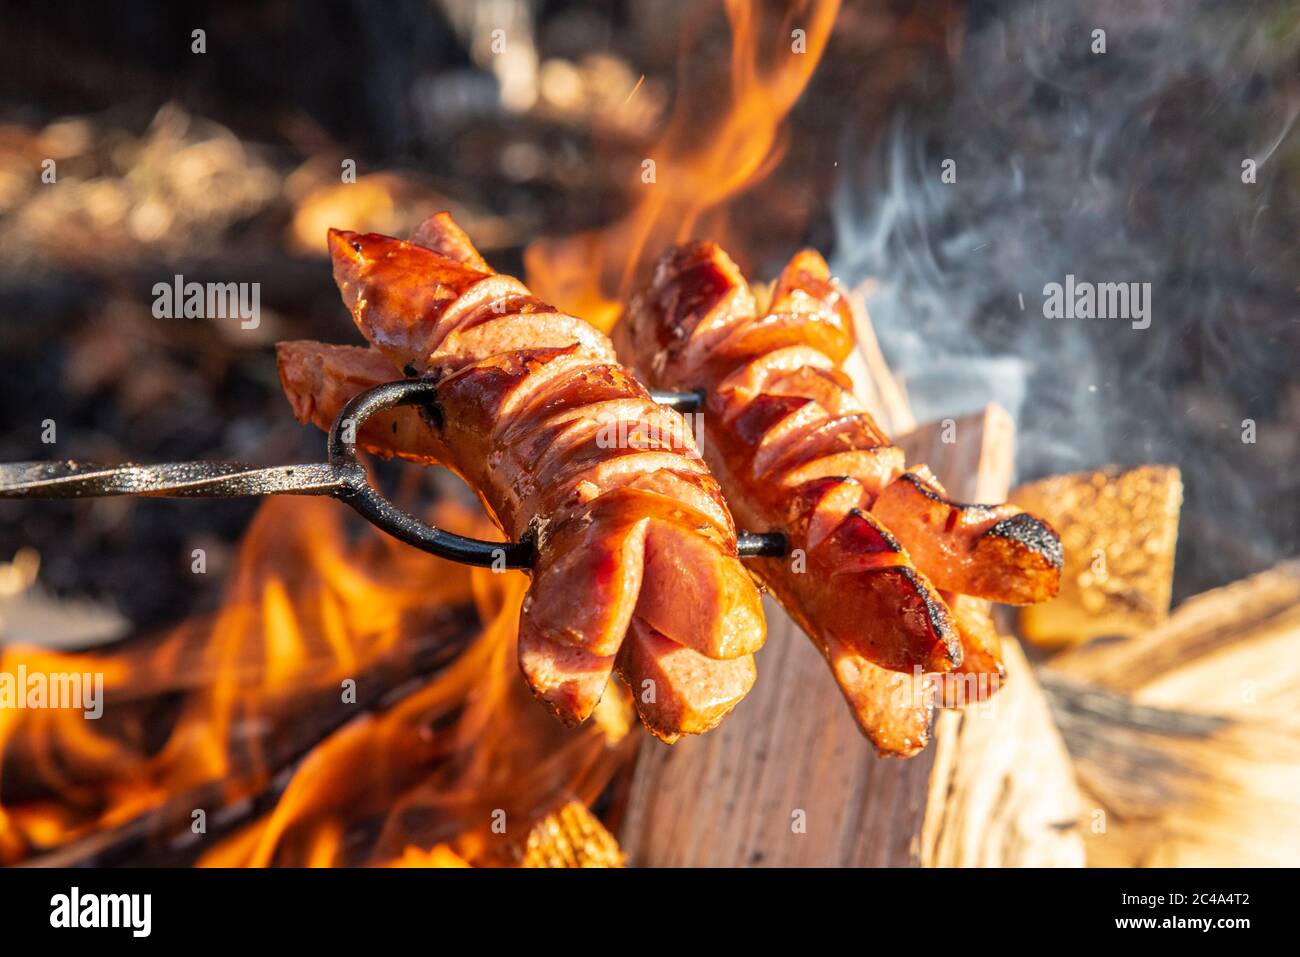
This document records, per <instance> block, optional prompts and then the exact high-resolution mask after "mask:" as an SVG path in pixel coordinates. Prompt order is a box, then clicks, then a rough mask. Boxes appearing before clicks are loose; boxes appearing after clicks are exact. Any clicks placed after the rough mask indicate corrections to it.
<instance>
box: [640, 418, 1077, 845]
mask: <svg viewBox="0 0 1300 957" xmlns="http://www.w3.org/2000/svg"><path fill="white" fill-rule="evenodd" d="M882 419H884V420H885V421H892V419H891V418H890V417H888V416H883V415H882ZM1013 433H1014V427H1013V424H1012V421H1011V418H1010V416H1009V415H1008V414H1007V413H1006V412H1005V411H1003V410H1002V409H1000V408H997V407H989V408H988V409H985V410H984V411H983V412H980V413H977V414H974V415H969V416H964V417H961V418H958V419H956V420H955V422H954V423H953V426H952V427H951V428H948V429H945V427H944V423H936V424H933V425H928V426H925V427H923V428H922V429H919V430H917V431H915V432H914V433H912V434H911V435H908V436H904V437H902V438H901V439H900V440H899V444H900V445H901V446H903V447H904V449H905V450H906V451H907V453H908V460H909V461H915V462H921V461H925V462H928V463H929V465H930V466H931V468H932V469H934V471H935V473H936V474H937V475H938V477H939V479H940V480H941V481H942V482H944V483H945V485H946V486H947V488H948V490H949V492H950V493H951V494H952V495H953V496H955V497H956V498H958V499H962V500H966V501H977V500H984V501H1001V500H1002V498H1003V496H1004V495H1005V494H1006V490H1007V486H1008V484H1009V481H1010V477H1011V469H1012V455H1013ZM945 438H952V439H953V440H954V441H951V442H948V441H945ZM765 611H766V612H767V620H768V641H767V645H766V647H765V648H764V650H763V651H762V652H761V653H760V655H759V681H758V683H757V684H756V685H755V687H754V690H753V691H752V692H751V693H750V695H749V697H748V698H746V699H745V701H743V702H742V703H741V704H740V705H739V706H738V707H737V708H736V710H735V712H734V713H733V714H732V715H730V716H729V717H728V719H727V720H726V721H724V722H723V723H722V725H721V727H719V728H718V729H717V730H715V731H713V732H711V733H710V734H708V735H705V736H704V737H702V738H691V739H683V740H682V741H679V742H678V743H677V744H675V745H673V746H672V747H665V746H664V745H662V744H660V743H659V742H657V741H653V740H646V741H645V742H644V743H643V744H642V747H641V751H640V754H639V757H638V761H637V765H636V767H635V770H634V772H633V778H632V782H631V784H630V788H629V793H628V797H627V801H626V806H625V808H624V809H623V811H622V813H621V815H620V817H621V822H620V823H621V828H620V837H621V841H622V843H623V846H624V849H625V850H626V851H627V853H628V857H629V860H630V861H631V863H633V864H637V865H649V866H753V865H773V866H801V865H808V866H903V865H916V864H921V863H924V864H992V863H1010V864H1048V863H1053V864H1065V863H1068V864H1077V863H1081V862H1082V857H1083V854H1082V844H1081V842H1080V840H1079V838H1078V836H1077V835H1076V834H1074V833H1073V832H1072V831H1071V830H1069V829H1068V827H1063V826H1062V822H1065V823H1066V824H1067V825H1072V824H1073V821H1074V818H1075V816H1076V815H1077V813H1078V796H1077V793H1076V792H1075V791H1074V787H1073V781H1072V777H1071V772H1070V768H1069V760H1068V757H1067V756H1066V754H1065V751H1064V748H1063V746H1062V745H1061V743H1060V739H1059V736H1058V735H1057V733H1056V731H1055V729H1054V727H1053V726H1052V724H1051V720H1050V717H1049V714H1048V710H1047V707H1046V705H1045V704H1044V703H1043V701H1042V697H1041V692H1040V691H1039V690H1038V688H1037V684H1036V683H1035V681H1034V678H1033V675H1032V673H1031V672H1030V670H1029V668H1028V666H1027V665H1026V664H1025V663H1024V661H1023V658H1021V657H1020V656H1019V655H1018V653H1016V649H1014V648H1012V649H1010V651H1011V657H1010V659H1009V660H1010V663H1011V669H1012V674H1011V677H1010V680H1009V681H1008V683H1007V686H1006V687H1005V688H1003V689H1002V690H1001V691H1000V692H999V694H998V695H997V696H996V697H995V698H994V701H995V702H996V701H999V700H1001V704H999V705H997V706H996V707H995V706H994V705H992V704H990V705H989V706H988V709H989V710H988V715H986V716H984V717H983V718H981V719H975V718H966V717H964V716H961V715H957V714H955V713H952V714H945V715H943V716H942V717H941V719H940V721H939V723H938V728H937V734H936V738H937V741H936V743H935V744H934V745H932V746H931V747H930V748H929V749H927V750H926V751H924V752H922V753H921V754H920V755H918V756H917V757H915V758H911V759H909V760H890V759H882V758H877V757H876V756H875V754H874V752H873V751H872V749H871V746H870V745H869V744H868V743H867V741H866V740H865V739H864V738H863V737H862V735H861V733H860V732H859V731H858V728H857V725H856V724H855V722H854V721H853V718H852V717H851V715H850V714H849V710H848V708H847V707H846V705H845V703H844V701H843V699H842V698H841V696H840V693H839V691H838V689H837V688H836V687H835V683H834V681H833V680H832V678H831V676H830V675H829V674H828V673H827V670H826V665H825V662H824V661H823V659H822V657H821V655H820V654H819V653H818V652H817V650H816V649H815V648H814V647H813V645H812V643H811V642H810V641H809V640H808V639H807V637H806V636H805V635H804V634H803V632H802V631H801V630H800V629H799V628H798V626H797V625H795V624H794V623H793V622H792V621H791V620H790V619H789V617H788V616H786V615H785V613H784V612H782V611H781V610H780V609H779V608H778V607H777V606H776V604H775V603H774V602H771V601H769V602H768V603H767V606H766V608H765ZM1002 699H1004V700H1002Z"/></svg>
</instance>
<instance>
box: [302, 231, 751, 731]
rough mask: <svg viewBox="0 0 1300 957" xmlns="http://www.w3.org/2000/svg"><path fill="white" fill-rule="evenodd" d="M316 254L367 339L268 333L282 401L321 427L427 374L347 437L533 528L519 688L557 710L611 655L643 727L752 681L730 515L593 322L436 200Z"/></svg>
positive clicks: (709, 716)
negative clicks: (429, 385) (438, 210)
mask: <svg viewBox="0 0 1300 957" xmlns="http://www.w3.org/2000/svg"><path fill="white" fill-rule="evenodd" d="M330 252H331V256H332V258H333V262H334V275H335V280H336V281H337V283H338V286H339V290H340V292H341V293H342V295H343V300H344V302H345V303H346V304H347V306H348V308H349V309H350V310H351V312H352V315H353V319H354V320H355V322H356V324H357V327H358V328H359V329H360V330H361V332H362V334H363V335H364V336H365V337H366V339H367V340H369V342H370V344H371V347H372V348H371V349H361V348H355V347H347V346H328V345H323V344H321V343H314V342H290V343H281V344H280V348H279V362H280V375H281V381H282V384H283V385H284V389H285V392H286V394H287V395H288V396H289V398H290V401H291V403H292V404H293V407H294V411H295V414H296V415H297V416H298V418H299V419H300V420H302V421H311V422H314V423H316V424H317V425H318V426H321V427H322V428H325V427H328V424H329V423H330V422H331V421H332V420H333V418H334V417H335V416H336V415H337V414H338V411H339V409H340V408H341V407H342V405H343V404H344V403H345V402H346V401H347V400H348V399H349V398H351V397H352V396H353V395H356V394H357V393H359V392H361V391H363V390H364V389H366V388H369V387H370V386H372V385H376V384H378V383H380V382H383V381H388V380H389V379H392V378H396V377H398V376H399V375H401V374H405V375H423V376H428V377H432V378H434V379H436V380H437V381H438V383H439V387H438V392H437V402H436V407H435V408H434V409H433V411H432V413H431V414H427V415H423V416H422V415H421V413H419V412H417V411H416V410H414V409H400V410H395V411H393V412H390V413H387V414H385V415H382V416H376V417H375V418H373V419H372V420H371V421H370V422H368V423H367V426H366V428H365V430H364V432H363V434H362V435H360V436H359V437H358V439H359V441H360V443H361V444H362V445H363V446H364V447H366V448H368V449H370V450H371V451H375V452H378V453H380V454H384V455H394V454H396V455H400V456H403V457H405V458H409V459H412V460H415V461H422V462H438V463H440V464H443V465H445V466H447V467H449V468H451V469H453V470H454V471H456V472H457V473H458V474H460V475H461V476H462V477H463V478H464V479H465V480H466V481H467V483H468V484H469V485H470V486H471V487H472V488H474V489H475V490H476V492H477V493H478V494H479V496H480V497H481V499H482V500H483V502H484V505H485V506H486V507H487V509H488V511H489V512H490V514H491V515H492V516H493V518H494V519H495V520H496V522H497V523H498V525H499V526H500V527H501V529H502V531H503V532H504V533H505V534H506V535H507V536H509V537H511V538H514V539H518V538H520V537H522V536H523V535H525V534H526V533H528V534H532V535H534V536H535V538H536V541H537V555H538V557H537V561H536V565H535V567H534V569H533V570H532V578H533V581H532V584H531V587H530V589H529V592H528V595H527V596H526V598H525V601H524V606H523V611H522V614H521V620H520V626H519V661H520V667H521V669H522V671H523V673H524V675H525V677H526V679H527V680H528V682H529V684H530V686H531V687H532V688H533V691H534V692H535V693H536V694H537V695H538V697H539V698H541V699H542V700H543V701H544V702H545V703H546V704H547V705H548V707H550V708H551V709H552V710H553V711H554V713H555V714H556V715H557V716H558V717H560V718H561V719H562V720H564V721H565V722H566V723H570V724H576V723H578V722H581V721H583V720H585V719H586V717H587V716H588V715H590V713H591V711H592V709H593V708H594V707H595V705H596V703H597V701H599V699H600V696H601V694H602V692H603V690H604V687H605V683H606V682H607V680H608V679H609V676H610V673H611V671H612V670H613V669H614V668H615V667H616V666H617V667H618V668H619V669H620V671H621V672H622V673H623V674H624V675H625V677H626V678H627V680H628V681H629V683H631V684H632V685H633V688H634V691H638V690H639V686H641V685H645V683H646V682H650V685H649V688H650V693H648V694H644V693H638V694H636V695H635V700H636V702H637V707H638V709H639V710H640V712H641V715H642V718H643V720H644V721H645V723H646V725H647V726H648V727H650V728H651V730H652V731H654V732H655V733H656V734H658V735H660V736H661V737H663V738H665V739H668V740H671V739H674V738H675V737H676V736H678V735H680V734H684V733H686V734H689V733H699V732H702V731H707V730H709V728H711V727H713V726H715V725H716V724H717V723H718V722H719V721H720V720H721V719H722V718H723V717H724V716H725V715H726V714H727V712H729V711H730V710H731V708H732V707H734V706H735V705H736V703H738V702H739V701H740V699H741V698H742V697H743V696H744V695H745V693H746V692H748V690H749V688H750V687H751V686H752V684H753V680H754V664H753V659H752V655H753V653H754V652H755V651H757V650H758V648H759V647H761V645H762V643H763V639H764V636H765V629H764V623H763V618H762V611H761V608H760V604H759V597H758V591H757V587H756V585H755V584H754V582H753V580H752V579H751V577H750V576H749V574H748V572H747V571H746V570H745V568H744V567H743V565H742V564H741V562H740V561H739V559H738V558H737V557H736V535H735V526H734V523H733V521H732V518H731V514H730V512H729V511H728V509H727V506H726V504H725V502H724V501H723V499H722V495H721V492H720V490H719V489H718V486H717V483H716V482H715V481H714V479H713V478H712V476H711V475H709V473H708V469H707V467H706V466H705V465H704V462H703V460H702V459H701V457H700V455H699V453H698V451H697V450H696V448H695V445H694V440H693V437H692V436H691V434H690V431H689V430H688V429H687V428H686V427H685V425H684V423H683V422H682V420H681V417H680V416H678V415H677V414H676V413H674V412H671V411H670V410H667V409H664V408H662V407H660V406H658V405H657V404H656V403H655V402H654V401H653V400H652V399H651V398H650V396H649V394H648V393H647V392H646V390H645V388H644V387H643V386H642V385H641V384H640V383H639V382H637V380H635V379H634V378H633V377H632V376H631V375H630V374H629V373H628V372H627V371H626V370H625V369H623V368H622V367H621V366H619V365H618V363H617V361H616V360H615V358H614V353H613V350H612V348H611V346H610V344H609V341H608V339H607V338H606V337H605V336H604V335H602V334H601V333H600V332H599V331H598V330H596V329H595V328H594V327H592V326H590V325H588V324H587V323H585V322H583V321H582V320H580V319H577V318H575V317H573V316H567V315H564V314H563V313H560V312H557V311H556V310H554V309H553V308H552V307H550V306H548V305H546V304H545V303H543V302H541V301H540V300H538V299H536V298H535V297H534V296H532V294H531V293H530V292H529V290H528V289H527V288H526V287H525V286H524V285H523V284H522V283H520V282H519V281H518V280H517V279H514V278H512V277H509V276H502V275H498V274H496V273H494V272H492V270H491V269H490V267H488V266H487V264H486V262H484V260H483V259H482V257H481V256H479V254H478V252H477V251H476V250H475V249H474V247H473V245H472V244H471V243H470V241H469V239H468V237H467V236H465V234H464V233H463V232H462V231H461V230H460V229H459V227H457V226H456V225H455V223H454V222H452V220H451V218H450V217H449V216H447V215H446V214H439V215H438V216H435V217H432V218H431V219H429V220H427V221H426V222H425V223H423V224H421V226H420V227H419V228H418V229H417V230H416V232H415V234H414V236H413V241H412V242H402V241H400V240H397V239H392V238H390V237H386V236H380V235H376V234H356V233H348V232H342V231H338V230H331V232H330ZM611 436H612V437H615V439H616V441H612V442H611ZM683 702H687V703H688V704H689V705H690V706H687V707H683V705H682V703H683Z"/></svg>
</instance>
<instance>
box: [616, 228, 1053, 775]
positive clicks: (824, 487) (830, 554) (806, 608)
mask: <svg viewBox="0 0 1300 957" xmlns="http://www.w3.org/2000/svg"><path fill="white" fill-rule="evenodd" d="M853 336H854V333H853V319H852V313H851V311H850V309H849V308H848V305H847V302H846V301H845V299H844V296H843V295H842V294H841V292H840V289H839V287H838V285H837V284H836V283H835V281H834V280H833V279H832V278H831V276H830V272H829V270H828V269H827V266H826V263H825V261H824V260H823V259H822V258H821V256H819V255H818V254H817V253H815V252H812V251H804V252H801V253H799V254H797V255H796V256H795V257H794V259H793V260H792V261H791V262H790V264H789V265H788V266H787V267H786V268H785V270H784V271H783V272H782V273H781V276H780V278H779V279H778V280H777V282H776V284H775V286H774V288H773V290H772V293H771V298H770V302H769V304H768V305H767V307H766V308H765V309H761V310H760V309H759V308H758V305H757V303H756V301H755V298H754V295H753V293H752V292H751V291H750V288H749V286H748V285H747V284H746V283H745V280H744V279H743V278H742V276H741V275H740V272H739V270H738V269H737V268H736V265H735V263H733V262H732V261H731V259H730V258H729V257H728V256H727V255H726V254H725V253H724V252H722V250H721V249H719V248H718V247H717V246H716V245H714V244H711V243H695V244H691V245H687V246H683V247H680V248H678V249H675V250H672V251H670V252H669V253H668V254H667V255H665V256H664V258H663V259H662V260H661V261H660V262H659V264H658V266H657V268H656V270H655V273H654V276H653V279H652V281H651V283H650V285H649V287H648V288H647V289H646V290H645V291H644V292H643V293H642V294H640V295H639V296H637V297H636V298H635V299H633V301H632V302H631V304H630V305H629V308H628V310H627V314H626V315H625V317H624V318H623V320H622V321H621V322H620V323H619V325H618V326H617V327H616V329H615V333H614V340H615V344H616V345H617V347H618V350H619V354H620V356H621V357H622V358H624V359H625V360H627V361H630V362H631V363H632V364H633V366H634V367H635V368H636V369H637V370H638V371H639V372H640V373H641V374H642V375H643V377H644V378H646V380H647V381H649V382H650V384H651V385H653V386H655V387H659V388H668V389H692V390H702V391H703V392H704V394H705V395H706V397H707V402H706V416H705V442H704V455H705V458H706V460H707V461H708V463H709V465H710V467H711V469H712V470H713V473H714V475H716V476H717V478H718V481H719V482H720V483H721V485H722V488H723V491H724V492H725V493H726V495H727V499H728V502H729V503H730V505H731V507H732V510H733V512H734V514H735V516H736V518H737V520H738V521H739V522H740V523H741V524H742V525H743V526H745V527H747V528H751V529H755V530H780V531H782V532H784V533H785V534H786V535H787V537H788V538H789V540H790V544H791V548H792V552H791V555H790V556H789V557H787V558H781V559H775V558H769V559H763V560H761V561H759V562H756V563H755V564H756V568H757V570H758V571H759V573H760V575H761V577H762V578H763V579H764V581H765V582H766V583H767V584H768V586H769V587H770V588H771V590H772V592H773V593H774V594H775V595H776V597H777V598H778V599H779V600H780V602H781V603H782V605H783V606H784V607H785V608H786V609H787V610H788V611H789V612H790V614H791V615H792V616H793V617H794V618H795V620H796V621H798V622H799V623H800V625H801V626H802V627H803V628H804V630H805V631H807V632H808V634H809V636H810V637H811V638H812V639H813V641H814V642H815V643H816V644H817V646H818V647H819V648H820V649H821V651H822V653H823V655H824V656H825V657H826V659H827V661H828V663H829V664H830V666H831V669H832V671H833V672H834V674H835V677H836V680H837V682H838V683H839V685H840V687H841V690H843V692H844V694H845V697H846V698H847V699H848V701H849V704H850V706H851V707H852V709H853V712H854V715H855V716H856V717H857V719H858V722H859V724H860V725H861V726H862V728H863V731H864V732H865V733H866V734H867V735H868V737H869V738H870V739H871V740H872V741H873V743H874V744H875V745H876V747H877V748H879V749H880V750H881V751H883V752H886V753H892V754H911V753H915V752H916V751H917V750H919V749H920V748H921V747H923V746H924V744H925V742H926V740H927V736H928V728H929V719H930V709H931V708H932V706H933V701H934V698H935V697H936V696H935V695H934V694H933V693H931V689H930V685H931V684H933V683H934V682H933V676H934V675H935V674H942V673H945V672H951V671H954V670H955V671H958V672H960V671H962V670H963V669H969V668H971V667H978V668H981V669H988V668H992V669H995V671H996V670H1000V657H999V649H997V648H996V647H995V645H996V633H993V637H992V638H990V637H989V635H990V633H991V623H988V626H987V627H986V618H987V613H986V612H985V611H984V609H983V608H982V606H981V605H980V604H979V603H975V604H966V603H963V604H962V607H961V613H960V614H958V615H954V612H953V609H951V608H950V607H949V605H948V603H947V602H945V601H944V598H943V597H942V595H941V594H940V592H939V590H938V589H940V588H943V589H947V590H949V591H952V592H962V593H965V594H969V595H976V596H979V597H981V598H988V599H995V600H998V601H1011V602H1026V601H1037V600H1042V599H1043V598H1045V597H1050V596H1051V595H1052V594H1054V593H1055V591H1056V586H1057V582H1058V579H1059V573H1060V543H1059V541H1058V540H1057V539H1056V536H1055V534H1054V533H1053V532H1052V531H1051V529H1050V528H1048V527H1047V526H1046V525H1045V524H1044V523H1042V522H1040V521H1039V520H1037V519H1034V518H1032V516H1028V515H1024V514H1023V513H1020V512H1019V510H1017V509H1014V508H1012V507H1010V506H998V507H987V506H964V505H959V504H956V503H953V502H950V501H948V500H947V499H946V498H945V497H944V495H943V491H942V489H941V488H940V487H939V485H938V483H937V482H936V481H934V479H933V476H931V475H930V474H929V472H928V470H926V469H924V467H922V468H920V469H914V470H912V471H906V470H905V466H904V461H903V455H902V452H901V450H899V449H898V448H896V447H894V446H893V445H892V444H891V443H890V442H889V440H888V438H887V437H886V436H885V435H884V433H882V432H881V430H880V429H879V427H878V426H877V425H876V423H875V421H874V420H873V419H872V417H871V415H870V414H869V413H868V412H867V410H866V409H865V407H864V406H863V405H862V404H861V403H860V402H859V401H858V400H857V398H856V397H855V396H854V394H853V391H852V383H851V382H850V380H849V379H848V377H847V376H846V374H845V373H844V372H843V371H842V370H841V369H840V368H839V366H840V363H841V362H842V361H843V360H844V359H845V358H846V357H847V356H848V354H849V353H850V351H851V350H852V348H853ZM964 657H965V658H966V659H968V661H967V664H965V665H963V658H964ZM939 699H940V701H941V703H949V695H948V694H947V693H944V694H942V695H940V696H939Z"/></svg>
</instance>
